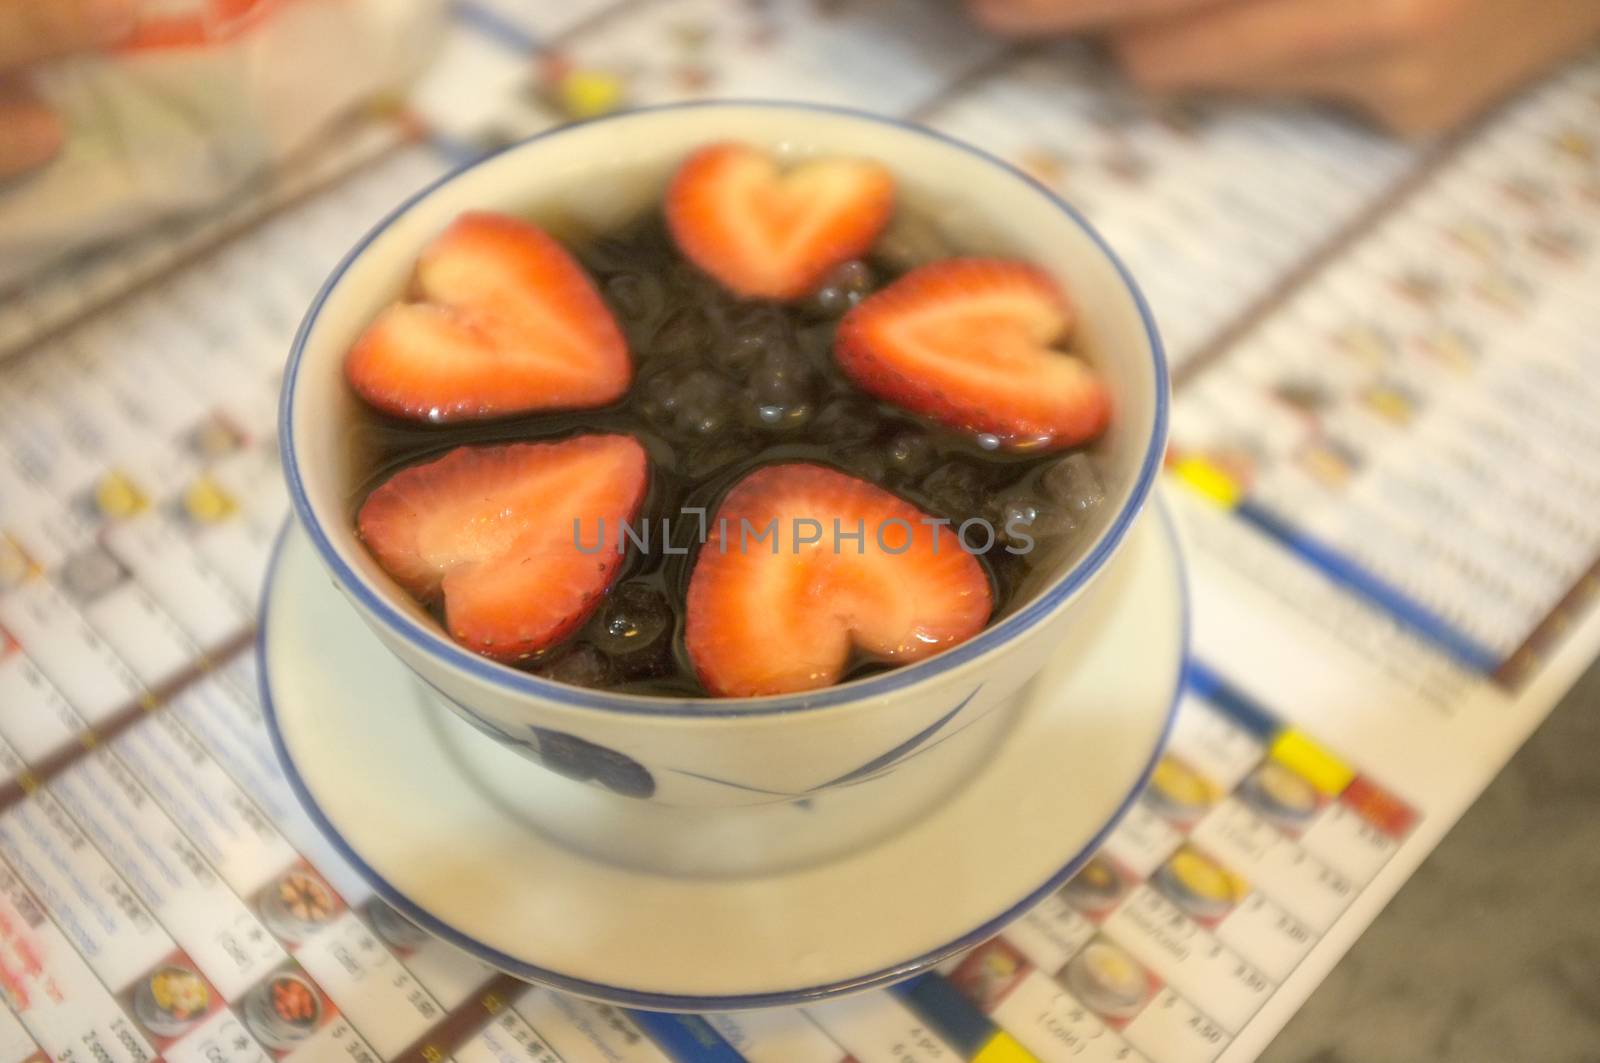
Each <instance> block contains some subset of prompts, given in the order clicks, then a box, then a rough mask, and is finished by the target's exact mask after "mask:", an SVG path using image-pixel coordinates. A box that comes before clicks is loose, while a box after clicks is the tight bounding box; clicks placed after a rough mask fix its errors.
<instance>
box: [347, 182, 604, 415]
mask: <svg viewBox="0 0 1600 1063" xmlns="http://www.w3.org/2000/svg"><path fill="white" fill-rule="evenodd" d="M412 295H413V296H414V298H411V299H408V300H402V301H400V302H395V303H392V304H390V305H389V306H388V307H387V308H385V309H384V310H383V312H382V313H380V314H379V315H378V317H377V319H376V320H375V321H373V322H372V324H371V325H370V326H368V328H367V330H366V332H365V333H363V334H362V336H361V338H360V339H358V340H357V341H356V343H355V346H353V347H352V348H351V349H350V352H349V354H348V355H347V356H346V358H345V376H346V377H347V378H348V379H349V381H350V384H351V386H352V387H354V388H355V390H356V393H357V394H359V395H360V396H361V397H362V398H364V399H366V400H367V401H368V402H369V403H371V404H372V405H373V406H376V407H377V408H378V409H380V410H382V411H384V412H385V413H390V414H394V415H395V416H398V417H407V418H412V419H415V420H428V421H435V422H446V421H457V420H466V419H470V418H477V417H499V416H503V415H505V414H512V413H521V412H525V411H528V410H570V409H587V408H589V407H593V406H604V405H606V404H607V403H610V402H615V401H616V400H617V399H619V398H621V397H622V395H623V393H624V392H626V391H627V390H628V383H629V381H630V380H631V378H632V375H633V368H632V364H631V363H630V361H629V358H628V347H627V342H626V341H625V340H624V339H623V337H622V331H621V330H620V329H619V328H618V327H617V323H616V320H615V319H614V318H613V317H612V316H611V311H610V310H608V309H607V308H606V305H605V303H604V302H602V301H601V299H600V295H599V293H598V292H596V291H595V287H594V284H593V283H591V282H590V280H589V278H588V277H587V276H586V275H585V274H584V272H583V270H582V269H581V268H580V267H579V266H578V264H577V262H575V261H573V259H572V256H571V255H569V254H567V252H566V250H565V249H564V248H562V246H561V245H560V244H558V243H556V241H555V240H554V239H553V238H551V237H550V236H549V234H547V233H545V232H544V231H543V230H542V229H540V228H538V227H537V226H534V225H531V224H529V223H528V222H525V221H522V220H521V219H520V218H513V217H509V216H507V215H504V214H488V213H468V214H463V215H462V216H461V217H459V218H457V219H456V220H455V222H453V223H452V224H451V226H450V227H449V228H448V229H446V230H445V231H444V232H443V233H442V234H441V235H440V236H439V237H438V238H437V239H436V240H434V241H433V243H431V244H429V245H428V248H427V250H425V251H423V253H422V257H421V258H419V259H418V260H417V268H416V275H415V277H414V279H413V282H412Z"/></svg>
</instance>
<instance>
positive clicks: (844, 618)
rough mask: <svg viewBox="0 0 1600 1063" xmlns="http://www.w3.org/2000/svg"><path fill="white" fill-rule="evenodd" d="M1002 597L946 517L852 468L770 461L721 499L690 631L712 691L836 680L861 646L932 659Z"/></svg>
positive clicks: (869, 652)
mask: <svg viewBox="0 0 1600 1063" xmlns="http://www.w3.org/2000/svg"><path fill="white" fill-rule="evenodd" d="M925 518H926V519H925ZM948 523H949V522H948V521H946V522H944V524H945V525H948ZM858 532H859V533H860V534H859V535H857V533H858ZM764 533H765V534H764ZM992 608H993V595H992V592H991V590H990V587H989V579H988V577H987V576H986V575H985V574H984V571H983V567H982V566H981V565H980V564H979V563H978V561H977V559H975V558H974V557H973V556H972V555H970V554H968V553H967V552H966V551H964V550H963V549H962V547H961V544H960V542H959V540H958V539H957V537H956V534H955V533H954V532H953V531H951V530H950V528H949V527H947V526H945V527H941V526H939V525H938V524H936V523H933V518H931V517H928V516H927V515H926V514H924V513H923V512H922V511H921V510H919V509H917V507H916V506H913V505H912V504H911V503H909V502H907V501H905V500H904V499H901V498H898V497H896V496H895V495H892V494H890V493H889V492H887V491H885V490H883V489H882V488H880V487H875V486H873V485H872V484H870V483H867V482H866V481H864V480H858V479H856V478H855V477H853V476H846V475H845V474H844V473H841V472H836V471H834V470H832V469H827V468H823V467H822V466H820V465H809V464H788V465H769V466H767V467H765V468H762V469H758V470H756V471H755V472H753V473H751V474H750V475H749V476H747V477H745V478H744V479H743V480H741V481H739V483H737V484H736V485H734V487H733V489H732V490H731V491H729V492H728V495H727V497H726V498H725V499H723V502H722V505H721V506H720V507H719V508H718V510H717V515H716V518H715V520H714V521H713V534H712V535H711V537H710V539H709V541H708V542H707V543H706V544H705V545H703V546H702V547H701V548H700V555H699V557H698V558H696V560H695V566H694V572H693V574H692V575H691V576H690V578H689V595H688V601H687V606H686V618H685V627H684V642H685V645H686V648H687V650H688V653H689V659H690V660H691V661H692V662H693V664H694V668H695V671H696V673H697V674H698V675H699V676H700V681H701V682H702V683H704V684H705V686H706V689H707V690H709V691H710V692H711V693H713V694H715V695H718V696H722V697H749V696H756V695H761V694H783V693H789V692H792V691H799V690H811V689H814V688H817V687H824V686H828V685H829V684H831V683H834V682H837V681H838V679H839V677H840V676H841V675H842V674H843V673H844V671H845V669H846V668H847V667H848V666H849V665H850V664H851V663H852V661H853V659H854V658H856V657H857V656H861V657H866V658H869V659H872V660H876V661H885V662H889V663H892V664H904V663H907V662H910V661H916V660H921V659H922V658H924V657H928V656H930V655H932V654H935V653H938V652H940V651H941V650H944V649H947V648H949V647H951V646H954V645H956V644H957V643H959V642H963V641H965V640H966V639H968V638H971V637H972V636H973V635H975V634H977V633H978V632H979V631H981V630H982V629H983V626H984V624H986V623H987V622H988V620H989V613H990V610H991V609H992Z"/></svg>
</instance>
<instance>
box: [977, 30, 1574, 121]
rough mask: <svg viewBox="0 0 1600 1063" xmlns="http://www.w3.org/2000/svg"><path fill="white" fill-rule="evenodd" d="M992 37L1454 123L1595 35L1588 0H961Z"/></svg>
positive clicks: (1146, 70) (1143, 80) (1179, 79)
mask: <svg viewBox="0 0 1600 1063" xmlns="http://www.w3.org/2000/svg"><path fill="white" fill-rule="evenodd" d="M967 3H968V6H969V7H970V8H971V9H972V12H973V14H974V15H975V16H976V17H977V19H978V20H979V21H980V22H982V23H983V24H985V25H986V26H988V27H990V28H991V29H994V30H996V31H999V32H1004V33H1011V34H1021V35H1034V34H1054V33H1067V32H1077V31H1094V32H1098V33H1101V34H1103V35H1104V36H1105V37H1106V38H1107V40H1108V41H1109V43H1110V45H1111V47H1112V49H1113V51H1114V52H1115V54H1116V55H1117V56H1118V58H1119V59H1120V60H1121V61H1122V63H1123V65H1124V66H1125V67H1126V68H1127V71H1128V73H1129V75H1130V76H1131V77H1132V78H1133V79H1134V80H1135V81H1136V82H1138V83H1139V84H1140V85H1143V86H1145V87H1146V88H1148V89H1151V90H1153V91H1160V92H1167V91H1176V90H1183V89H1203V90H1213V91H1222V92H1244V93H1275V94H1289V95H1297V96H1316V97H1323V98H1327V99H1333V100H1337V101H1340V102H1343V103H1348V104H1352V105H1354V106H1356V107H1359V108H1361V109H1363V110H1365V111H1367V112H1368V113H1370V114H1371V115H1373V116H1374V117H1375V118H1377V119H1378V120H1379V121H1380V122H1382V123H1384V124H1385V125H1387V126H1389V127H1390V128H1392V129H1394V130H1396V131H1398V132H1402V133H1408V134H1420V133H1430V132H1437V131H1441V130H1444V129H1448V128H1450V127H1451V126H1454V125H1457V124H1459V123H1461V122H1463V121H1465V120H1467V119H1468V118H1471V117H1472V116H1473V115H1475V114H1477V113H1478V112H1479V111H1481V110H1482V109H1483V108H1485V107H1486V106H1488V105H1489V104H1492V103H1494V102H1495V101H1496V100H1497V99H1499V98H1500V97H1501V96H1503V95H1504V94H1505V93H1507V92H1509V91H1510V90H1512V89H1514V88H1516V87H1517V86H1518V85H1520V84H1521V83H1522V82H1524V81H1526V80H1527V79H1528V78H1530V77H1532V76H1534V75H1535V74H1537V73H1539V72H1540V71H1541V70H1543V69H1545V68H1546V67H1547V66H1549V65H1550V64H1552V63H1554V62H1556V61H1558V60H1561V59H1564V58H1566V57H1568V56H1569V55H1573V54H1576V53H1577V52H1579V51H1581V50H1582V49H1583V48H1584V46H1585V44H1586V43H1587V42H1589V41H1590V40H1592V39H1593V38H1594V36H1595V35H1596V33H1597V32H1600V0H967Z"/></svg>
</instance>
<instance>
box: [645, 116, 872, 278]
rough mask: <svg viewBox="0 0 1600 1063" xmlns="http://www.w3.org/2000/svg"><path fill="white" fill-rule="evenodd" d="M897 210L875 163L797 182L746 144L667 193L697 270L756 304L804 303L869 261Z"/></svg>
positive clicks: (670, 217) (714, 148) (829, 169)
mask: <svg viewBox="0 0 1600 1063" xmlns="http://www.w3.org/2000/svg"><path fill="white" fill-rule="evenodd" d="M893 210H894V178H893V177H891V176H890V175H889V171H888V170H886V169H884V168H883V167H882V166H880V165H878V164H877V163H875V162H869V161H867V160H865V159H815V160H812V161H808V162H802V163H800V164H799V165H797V166H795V167H793V168H792V169H790V170H789V171H787V172H782V171H780V170H779V169H778V164H777V162H776V161H775V160H774V159H772V158H771V157H770V156H768V155H765V154H763V153H761V152H759V151H757V150H756V149H754V148H751V147H746V146H744V145H742V144H712V145H710V146H709V147H705V148H701V149H700V150H699V151H697V152H695V153H694V154H693V155H691V156H689V159H688V161H686V162H685V163H684V164H683V166H682V167H681V168H680V169H679V170H678V173H677V176H675V177H674V178H673V179H672V186H671V187H670V188H668V189H667V200H666V212H667V224H668V225H669V226H670V227H671V229H672V235H673V238H674V239H675V240H677V242H678V247H679V248H680V249H681V250H682V251H683V253H684V254H685V255H686V256H688V258H689V260H690V261H691V262H693V263H694V264H695V265H697V266H699V267H700V268H701V269H703V270H705V271H706V272H707V273H709V274H711V275H712V276H713V277H715V278H716V279H717V280H718V281H720V282H721V283H722V285H723V286H724V287H725V288H727V289H728V290H730V291H732V292H733V293H735V294H736V295H741V296H744V297H746V298H751V299H755V298H761V299H799V298H802V297H804V296H806V295H809V294H810V293H811V292H812V291H813V290H814V289H816V288H817V287H818V286H819V285H820V284H821V283H822V278H823V277H824V275H826V274H827V272H828V271H829V270H831V269H832V268H833V267H835V266H837V265H839V264H840V263H841V262H844V261H846V260H848V259H852V258H855V257H856V256H858V255H861V254H864V253H865V252H866V251H867V249H869V248H870V247H871V246H872V242H873V241H874V240H876V239H877V238H878V233H880V232H882V231H883V227H884V225H885V224H887V223H888V221H889V215H890V213H891V212H892V211H893Z"/></svg>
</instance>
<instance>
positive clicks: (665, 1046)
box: [628, 1011, 745, 1063]
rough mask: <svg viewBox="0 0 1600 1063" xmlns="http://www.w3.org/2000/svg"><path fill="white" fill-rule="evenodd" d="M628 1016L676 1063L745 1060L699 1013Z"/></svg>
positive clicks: (649, 1012)
mask: <svg viewBox="0 0 1600 1063" xmlns="http://www.w3.org/2000/svg"><path fill="white" fill-rule="evenodd" d="M628 1017H629V1018H631V1019H632V1020H633V1021H634V1022H636V1023H638V1025H639V1028H640V1029H642V1030H644V1032H645V1033H647V1034H649V1035H650V1039H651V1040H652V1041H654V1042H655V1043H656V1044H657V1045H659V1046H660V1047H661V1050H662V1051H663V1052H665V1053H666V1054H667V1055H669V1056H671V1057H672V1058H673V1059H675V1060H677V1063H745V1058H744V1057H743V1056H741V1055H740V1054H739V1053H738V1052H735V1051H734V1050H733V1046H732V1045H730V1044H728V1042H727V1041H724V1040H723V1039H722V1035H721V1034H719V1033H718V1032H717V1031H716V1030H714V1029H712V1028H711V1024H710V1023H709V1022H706V1020H704V1019H702V1018H701V1017H700V1016H698V1015H673V1014H669V1013H667V1012H664V1011H629V1012H628Z"/></svg>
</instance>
